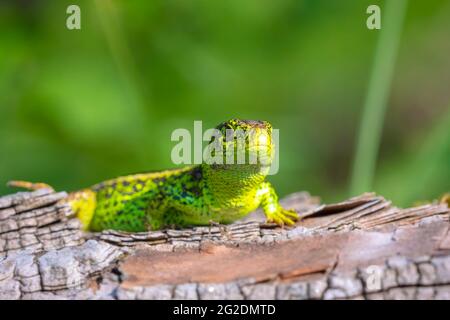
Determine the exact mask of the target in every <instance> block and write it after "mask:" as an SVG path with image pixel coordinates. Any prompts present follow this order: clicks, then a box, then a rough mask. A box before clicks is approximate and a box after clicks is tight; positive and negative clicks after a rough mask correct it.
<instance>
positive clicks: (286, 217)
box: [266, 207, 299, 226]
mask: <svg viewBox="0 0 450 320" xmlns="http://www.w3.org/2000/svg"><path fill="white" fill-rule="evenodd" d="M266 216H267V222H275V223H276V224H278V225H279V226H284V225H285V224H286V225H288V226H292V225H294V224H295V221H297V220H298V219H299V216H298V214H297V212H295V211H294V210H287V209H283V208H281V207H280V208H279V209H278V210H277V211H275V212H274V213H270V214H267V215H266Z"/></svg>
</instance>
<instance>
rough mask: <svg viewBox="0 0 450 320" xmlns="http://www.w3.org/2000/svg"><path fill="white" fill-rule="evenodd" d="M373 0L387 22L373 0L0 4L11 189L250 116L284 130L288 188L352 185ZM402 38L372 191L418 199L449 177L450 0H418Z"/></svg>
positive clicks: (91, 171)
mask: <svg viewBox="0 0 450 320" xmlns="http://www.w3.org/2000/svg"><path fill="white" fill-rule="evenodd" d="M391 1H392V0H391ZM70 4H78V5H79V6H80V8H81V26H82V29H81V30H74V31H70V30H68V29H67V28H66V18H67V16H68V15H67V14H66V8H67V6H68V5H70ZM370 4H378V5H380V7H381V9H382V26H383V8H384V6H385V2H384V1H373V0H370V1H366V0H354V1H350V0H347V1H317V0H314V1H313V0H310V1H305V0H277V1H273V0H244V1H243V0H227V1H211V0H199V1H185V0H152V1H119V0H116V1H108V0H98V1H92V0H86V1H75V0H74V1H56V0H55V1H44V0H36V1H32V0H22V1H1V2H0V194H5V193H7V192H8V189H7V188H6V186H5V184H6V182H7V181H8V180H10V179H26V180H32V181H43V182H47V183H50V184H51V185H53V186H54V187H56V188H57V189H64V190H74V189H78V188H82V187H85V186H89V185H91V184H94V183H96V182H99V181H101V180H104V179H108V178H112V177H115V176H118V175H123V174H128V173H133V172H139V171H149V170H154V169H160V168H168V167H172V166H173V165H172V164H171V160H170V152H171V149H172V147H173V146H174V144H175V143H173V142H171V141H170V134H171V132H172V131H173V130H174V129H175V128H181V127H183V128H192V126H193V121H194V120H203V121H204V127H205V128H209V127H213V126H215V125H216V124H218V123H219V122H221V121H223V120H226V119H229V118H233V117H239V118H249V119H264V120H268V121H270V122H271V123H272V124H273V125H274V127H276V128H278V129H280V140H281V141H280V171H279V173H278V174H277V175H275V176H272V177H270V180H271V181H272V182H273V183H274V185H275V186H276V188H277V189H278V191H279V193H280V195H286V194H288V193H290V192H294V191H299V190H308V191H310V192H311V193H312V194H315V195H320V196H321V197H322V199H323V200H324V201H327V202H329V201H335V200H338V199H342V198H345V197H348V196H349V195H351V193H352V192H351V191H350V181H351V174H352V167H353V166H354V165H355V164H354V161H353V159H354V157H355V149H356V148H355V146H356V143H357V139H358V134H359V131H358V129H359V124H360V122H361V114H362V109H363V105H364V101H365V99H366V96H367V91H368V85H369V78H370V74H371V71H372V66H373V60H374V51H375V48H376V44H377V40H378V38H379V35H380V32H379V31H376V30H368V29H367V28H366V18H367V16H368V15H367V14H366V8H367V6H368V5H370ZM398 48H399V49H398V50H399V51H398V57H397V59H396V63H395V66H394V70H393V79H392V83H391V84H390V86H389V98H388V101H387V110H386V115H385V119H384V122H383V124H382V125H383V130H382V135H381V137H380V143H379V153H378V156H377V158H376V166H375V169H374V170H375V171H374V172H373V175H374V181H373V183H371V185H370V187H369V190H367V191H372V190H374V191H376V192H378V193H380V194H382V195H384V196H385V197H387V198H390V199H392V200H393V201H394V203H395V204H397V205H401V206H406V205H410V204H412V203H414V202H415V201H417V200H431V199H435V198H437V197H439V196H440V195H441V194H442V193H444V192H446V191H449V190H450V183H449V181H450V170H449V169H450V168H449V166H450V2H449V1H447V0H442V1H441V0H430V1H410V2H409V4H408V7H407V9H406V13H405V20H404V24H403V31H402V33H401V37H400V39H399V43H398Z"/></svg>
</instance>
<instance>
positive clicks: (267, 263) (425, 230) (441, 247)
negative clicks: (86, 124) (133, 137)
mask: <svg viewBox="0 0 450 320" xmlns="http://www.w3.org/2000/svg"><path fill="white" fill-rule="evenodd" d="M66 196H67V195H66V193H64V192H59V193H55V192H53V191H51V190H39V191H35V192H21V193H16V194H13V195H8V196H4V197H1V198H0V298H1V299H450V232H449V227H450V222H449V216H450V211H449V208H448V207H447V205H446V204H439V203H432V204H426V205H423V206H419V207H414V208H408V209H400V208H397V207H395V206H393V205H392V204H391V202H390V201H387V200H385V199H384V198H383V197H380V196H377V195H375V194H363V195H361V196H358V197H355V198H352V199H349V200H346V201H344V202H341V203H337V204H329V205H323V204H320V201H319V199H318V198H316V197H311V196H310V195H309V194H308V193H306V192H300V193H296V194H293V195H290V196H288V197H287V198H285V199H283V200H282V203H283V205H284V206H285V207H287V208H293V209H296V210H297V211H298V212H299V213H300V215H301V217H302V220H301V221H300V222H298V223H297V224H296V225H295V226H293V227H285V228H280V227H278V226H276V225H273V224H266V223H264V215H263V214H262V212H261V211H256V212H254V213H252V214H250V215H249V216H248V217H247V218H246V219H244V220H242V221H239V222H236V223H233V224H230V225H211V226H208V227H194V228H189V229H183V230H174V229H167V230H161V231H148V232H142V233H126V232H118V231H112V230H108V231H104V232H101V233H83V232H82V231H81V230H80V223H79V221H78V220H77V219H75V218H72V216H73V213H72V212H71V210H70V208H69V207H67V206H64V205H60V204H59V203H58V201H59V200H61V199H63V198H64V197H66Z"/></svg>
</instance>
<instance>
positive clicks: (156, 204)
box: [67, 119, 298, 232]
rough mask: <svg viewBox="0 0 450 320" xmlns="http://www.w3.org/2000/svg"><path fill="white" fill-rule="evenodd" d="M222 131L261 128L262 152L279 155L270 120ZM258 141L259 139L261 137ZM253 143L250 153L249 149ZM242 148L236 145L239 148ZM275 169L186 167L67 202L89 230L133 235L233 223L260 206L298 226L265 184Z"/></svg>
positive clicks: (272, 218) (129, 179)
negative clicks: (274, 151)
mask: <svg viewBox="0 0 450 320" xmlns="http://www.w3.org/2000/svg"><path fill="white" fill-rule="evenodd" d="M217 129H219V130H220V131H221V132H223V133H224V134H225V130H226V129H233V130H237V129H241V130H243V131H247V130H250V129H253V130H257V132H258V135H257V136H256V138H257V137H259V136H260V135H264V136H265V139H264V140H263V141H265V143H263V144H258V143H256V144H255V145H256V148H257V149H258V151H266V152H268V154H269V155H270V159H272V156H273V145H272V141H271V140H270V139H271V131H272V127H271V125H270V124H269V123H268V122H265V121H252V120H238V119H233V120H230V121H227V122H224V123H222V124H220V125H219V126H218V127H217ZM256 138H255V139H256ZM248 145H249V144H248V143H247V145H246V148H247V149H246V150H247V151H248ZM235 147H236V145H235ZM269 166H270V163H269V165H267V163H266V164H264V165H263V164H261V163H259V162H258V163H256V164H231V165H217V164H205V163H204V164H201V165H195V166H188V167H185V168H182V169H173V170H167V171H162V172H153V173H144V174H137V175H130V176H125V177H120V178H117V179H113V180H109V181H106V182H103V183H100V184H98V185H95V186H93V187H91V188H88V189H85V190H81V191H78V192H74V193H72V194H71V195H70V196H69V200H67V201H68V202H69V203H70V204H71V205H72V208H73V209H74V211H75V212H76V213H77V215H78V217H80V220H81V221H82V222H83V224H84V227H85V229H87V230H91V231H101V230H105V229H114V230H122V231H130V232H139V231H146V230H158V229H162V228H165V227H187V226H193V225H209V224H211V223H223V224H228V223H231V222H233V221H236V220H238V219H240V218H242V217H244V216H246V215H247V214H248V213H250V212H251V211H253V210H255V209H256V208H258V207H259V206H261V207H262V208H263V209H264V212H265V215H266V217H267V220H268V221H269V222H275V223H277V224H279V225H283V224H288V225H292V224H293V223H294V220H297V219H298V216H297V214H296V213H295V212H294V211H291V210H286V209H284V208H282V207H281V206H280V204H279V203H278V197H277V195H276V193H275V190H274V189H273V187H272V186H271V185H270V183H269V182H266V181H265V178H266V175H267V172H268V170H269Z"/></svg>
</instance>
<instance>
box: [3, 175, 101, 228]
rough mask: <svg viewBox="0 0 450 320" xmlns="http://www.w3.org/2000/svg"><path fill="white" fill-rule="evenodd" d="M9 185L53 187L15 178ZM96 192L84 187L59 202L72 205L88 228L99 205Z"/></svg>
mask: <svg viewBox="0 0 450 320" xmlns="http://www.w3.org/2000/svg"><path fill="white" fill-rule="evenodd" d="M7 186H8V187H14V188H23V189H28V190H33V191H35V190H39V189H50V190H53V191H54V190H55V189H53V187H51V186H50V185H48V184H46V183H41V182H38V183H34V182H29V181H21V180H13V181H9V182H8V183H7ZM96 198H97V197H96V194H95V192H94V191H92V190H90V189H84V190H80V191H76V192H71V193H69V195H68V196H67V198H65V199H63V200H61V201H59V203H67V204H69V205H70V206H71V208H72V211H73V212H74V213H75V215H76V217H77V218H78V219H80V221H81V223H82V225H83V229H84V230H88V229H89V225H90V223H91V221H92V218H93V217H94V212H95V207H96V205H97V200H96Z"/></svg>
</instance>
